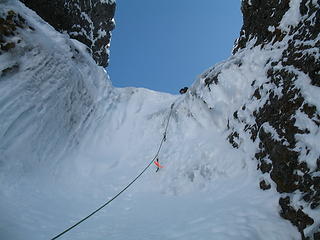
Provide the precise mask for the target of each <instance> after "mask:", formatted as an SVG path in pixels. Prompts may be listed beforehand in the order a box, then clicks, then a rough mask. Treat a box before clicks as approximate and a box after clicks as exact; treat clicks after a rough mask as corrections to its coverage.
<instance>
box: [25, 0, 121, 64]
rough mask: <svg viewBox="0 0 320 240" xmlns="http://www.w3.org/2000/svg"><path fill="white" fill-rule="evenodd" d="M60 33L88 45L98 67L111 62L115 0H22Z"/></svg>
mask: <svg viewBox="0 0 320 240" xmlns="http://www.w3.org/2000/svg"><path fill="white" fill-rule="evenodd" d="M21 1H22V2H23V3H24V4H26V6H28V7H29V8H31V9H32V10H34V11H35V12H36V13H37V14H38V15H39V16H40V17H42V18H43V19H44V20H46V21H47V22H48V23H50V25H52V26H53V27H54V28H55V29H56V30H58V31H60V32H66V33H68V34H69V35H70V37H71V38H74V39H77V40H78V41H80V42H82V43H84V44H85V45H87V46H88V50H89V51H90V52H91V54H92V57H93V58H94V60H95V61H96V62H97V64H98V65H100V66H104V67H106V66H107V65H108V60H109V46H110V38H111V31H112V30H113V29H114V27H115V25H114V20H113V17H114V13H115V7H116V4H115V2H114V1H112V0H109V1H108V0H90V1H86V0H76V1H71V0H56V1H50V0H21Z"/></svg>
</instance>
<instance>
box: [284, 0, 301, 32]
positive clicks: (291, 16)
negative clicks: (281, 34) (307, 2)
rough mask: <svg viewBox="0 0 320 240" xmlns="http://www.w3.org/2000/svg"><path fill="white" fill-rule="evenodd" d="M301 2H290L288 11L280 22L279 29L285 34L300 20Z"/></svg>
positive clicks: (296, 0) (292, 0)
mask: <svg viewBox="0 0 320 240" xmlns="http://www.w3.org/2000/svg"><path fill="white" fill-rule="evenodd" d="M301 2H302V0H290V3H289V6H290V8H289V10H288V11H287V12H286V13H285V15H284V16H283V18H282V20H281V22H280V25H279V27H280V29H281V30H282V31H285V32H289V30H290V27H295V26H297V25H298V23H299V22H300V20H301V14H300V4H301Z"/></svg>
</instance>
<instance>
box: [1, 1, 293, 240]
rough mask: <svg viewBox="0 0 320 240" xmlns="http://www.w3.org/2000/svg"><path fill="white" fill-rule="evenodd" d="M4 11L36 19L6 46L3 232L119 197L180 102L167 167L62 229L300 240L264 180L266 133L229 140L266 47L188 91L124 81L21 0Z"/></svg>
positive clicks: (22, 234)
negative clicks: (260, 151) (212, 82)
mask: <svg viewBox="0 0 320 240" xmlns="http://www.w3.org/2000/svg"><path fill="white" fill-rule="evenodd" d="M0 9H1V15H2V17H4V16H5V15H6V13H7V11H9V10H13V11H14V12H16V13H19V14H20V15H21V16H22V17H23V18H25V19H26V25H27V26H29V27H25V28H17V30H16V31H15V33H16V34H15V36H10V37H8V39H7V41H15V42H16V46H15V47H14V48H12V49H10V50H9V51H7V52H3V53H2V54H1V55H0V64H1V65H0V67H1V70H2V75H1V79H0V114H1V115H0V118H1V125H0V136H1V137H0V140H1V141H0V151H1V154H0V184H1V188H0V208H1V215H0V238H1V239H10V240H11V239H14V240H19V239H35V240H37V239H50V237H53V236H54V235H56V234H58V233H59V232H61V231H63V230H64V229H65V228H67V227H69V226H70V225H71V224H73V223H75V222H76V221H78V220H79V219H81V218H82V217H84V216H86V215H87V214H88V213H90V212H91V211H92V210H94V209H95V208H96V207H98V206H99V205H101V204H102V203H103V202H105V201H106V200H107V199H109V198H111V197H112V196H114V195H115V194H116V193H117V192H119V191H120V190H121V189H122V188H123V187H124V186H125V185H126V184H127V183H128V182H130V181H131V180H132V179H133V178H134V177H135V176H136V175H137V174H138V173H139V172H140V171H141V170H142V169H143V168H144V167H145V166H146V164H147V163H148V162H149V161H150V160H151V159H152V158H153V156H154V154H155V152H156V150H157V147H158V145H159V143H160V140H161V138H162V136H163V135H162V134H163V132H164V128H165V123H166V120H167V117H168V114H169V111H170V105H171V104H172V103H173V102H175V107H174V111H173V115H172V119H171V121H170V125H169V128H168V135H167V141H166V142H165V144H164V147H163V149H162V151H161V152H160V162H161V164H163V165H164V166H165V168H164V169H162V170H161V171H159V172H158V173H155V167H154V166H152V168H150V169H149V170H148V171H147V172H146V174H144V175H143V176H142V177H141V178H140V179H139V180H138V181H137V182H136V183H135V184H134V185H133V186H132V187H131V188H130V189H128V190H127V191H126V192H125V193H124V194H123V195H121V196H120V197H119V198H118V199H117V200H116V201H114V202H112V204H111V205H109V206H108V207H106V208H105V209H104V210H103V211H101V212H99V213H98V214H97V215H95V216H94V217H92V218H91V219H89V220H88V221H87V222H85V223H83V224H81V225H80V226H79V227H77V228H76V229H74V230H72V231H71V232H69V233H67V234H66V235H65V236H63V237H62V238H61V239H119V240H120V239H139V240H142V239H146V240H147V239H159V240H160V239H274V240H275V239H279V240H283V239H299V233H298V231H297V230H296V229H295V228H294V227H293V226H292V225H291V224H290V223H289V222H288V221H285V220H284V219H282V218H281V217H280V216H279V214H278V208H279V206H278V198H277V193H276V192H275V190H270V191H268V192H264V191H261V190H260V189H259V185H258V182H259V181H258V180H259V173H258V172H257V171H256V163H255V162H254V161H253V160H252V157H253V155H254V153H255V150H256V147H257V146H256V145H255V143H253V142H252V141H249V140H248V139H246V138H249V137H248V136H246V135H243V136H241V139H242V140H241V141H242V147H241V148H239V149H235V148H233V147H232V146H231V144H230V143H229V142H228V141H227V138H228V136H229V134H230V130H229V129H228V128H227V126H228V119H229V116H230V115H232V114H233V112H234V111H235V109H237V108H239V107H240V106H241V105H242V104H243V103H244V102H246V101H247V100H248V99H249V98H250V95H251V92H250V91H251V88H250V87H249V86H250V84H251V82H252V79H257V81H258V82H259V81H260V80H261V81H262V76H263V73H264V68H263V64H262V63H263V62H265V61H266V60H267V58H268V57H269V56H268V54H267V55H265V53H266V52H265V53H263V52H261V51H259V50H258V49H257V48H252V49H250V48H248V49H247V50H245V51H246V52H244V51H242V52H240V53H238V54H236V55H235V56H233V57H231V58H230V59H228V60H227V61H226V62H224V63H221V64H219V65H217V66H215V68H213V69H212V70H211V69H210V70H209V71H208V73H207V74H214V72H215V71H220V72H221V74H220V75H219V78H221V79H219V80H220V82H221V84H220V85H217V86H215V87H214V88H212V90H211V91H209V90H208V89H204V85H203V81H204V78H203V77H200V79H199V80H198V81H197V82H195V83H194V85H193V86H192V87H191V89H190V91H189V92H188V93H187V94H186V95H183V96H172V95H169V94H164V93H157V92H154V91H150V90H146V89H136V88H124V89H117V88H114V87H112V84H111V82H110V80H109V79H108V77H107V74H106V73H105V72H104V70H103V68H101V67H98V66H96V65H95V63H94V62H93V60H92V59H91V57H90V56H89V55H88V54H87V53H86V50H85V48H84V47H83V45H82V44H80V43H78V42H76V41H72V40H70V39H69V38H68V37H67V36H65V35H62V34H59V33H57V32H56V31H54V29H53V28H52V27H50V26H49V25H48V24H46V23H45V22H44V21H42V20H41V19H40V18H39V17H38V16H36V14H35V13H34V12H32V11H30V10H29V9H27V8H26V7H24V6H23V4H21V3H19V2H17V1H1V2H0ZM30 27H31V28H30ZM32 29H34V30H32ZM19 40H20V41H19ZM269 54H275V52H273V53H269ZM239 61H241V63H242V67H241V68H239V67H235V66H238V64H239ZM15 65H17V66H19V67H18V68H14V70H10V71H9V73H6V74H3V72H4V71H3V70H4V69H7V68H8V67H9V66H15ZM222 79H223V81H221V80H222ZM252 107H257V106H252ZM244 117H248V118H249V117H250V116H244ZM234 124H235V123H234Z"/></svg>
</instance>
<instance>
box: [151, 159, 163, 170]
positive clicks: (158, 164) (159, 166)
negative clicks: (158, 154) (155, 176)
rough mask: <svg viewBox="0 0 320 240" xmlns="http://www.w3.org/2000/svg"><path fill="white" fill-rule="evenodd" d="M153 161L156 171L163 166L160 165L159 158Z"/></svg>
mask: <svg viewBox="0 0 320 240" xmlns="http://www.w3.org/2000/svg"><path fill="white" fill-rule="evenodd" d="M153 163H154V164H155V165H156V166H157V170H156V172H158V171H159V169H160V168H163V166H162V165H160V163H159V158H157V159H156V160H155V161H153Z"/></svg>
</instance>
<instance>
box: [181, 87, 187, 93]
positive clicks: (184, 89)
mask: <svg viewBox="0 0 320 240" xmlns="http://www.w3.org/2000/svg"><path fill="white" fill-rule="evenodd" d="M187 91H188V87H184V88H181V89H180V91H179V93H180V94H185V93H186V92H187Z"/></svg>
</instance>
